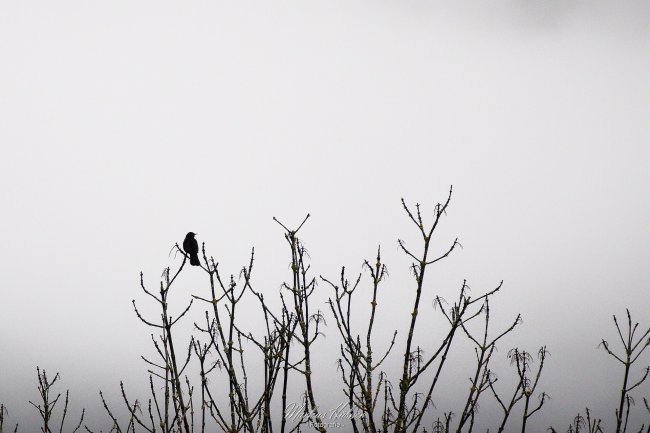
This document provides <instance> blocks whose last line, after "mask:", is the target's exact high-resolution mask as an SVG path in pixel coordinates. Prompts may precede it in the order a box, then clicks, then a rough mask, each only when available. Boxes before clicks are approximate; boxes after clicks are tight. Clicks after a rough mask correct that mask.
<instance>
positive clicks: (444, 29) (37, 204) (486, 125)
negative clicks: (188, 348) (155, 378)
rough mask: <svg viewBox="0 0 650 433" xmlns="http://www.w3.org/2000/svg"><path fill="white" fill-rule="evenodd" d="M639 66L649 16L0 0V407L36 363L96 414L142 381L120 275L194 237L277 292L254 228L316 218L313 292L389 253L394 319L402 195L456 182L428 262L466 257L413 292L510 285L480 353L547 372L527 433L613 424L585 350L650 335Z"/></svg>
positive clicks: (142, 333) (403, 265) (189, 286)
mask: <svg viewBox="0 0 650 433" xmlns="http://www.w3.org/2000/svg"><path fill="white" fill-rule="evenodd" d="M649 54H650V4H649V3H648V2H646V1H590V2H585V1H572V0H564V1H560V0H547V1H534V0H511V1H490V2H478V1H454V2H426V1H405V2H384V1H376V2H369V1H368V2H364V1H357V2H350V1H313V2H297V1H296V2H294V1H286V2H274V3H269V2H247V3H244V2H215V1H210V2H202V1H197V2H180V1H169V2H163V3H161V2H154V1H138V2H132V1H128V2H127V1H112V2H88V1H60V2H45V1H21V2H15V1H5V2H2V3H0V59H1V64H2V67H1V68H0V119H1V120H0V146H2V157H1V158H0V181H1V183H2V188H1V189H0V200H1V202H2V204H3V212H2V213H1V214H0V227H1V228H0V235H1V237H2V239H3V243H4V245H5V248H3V249H2V250H0V273H1V275H2V282H1V283H0V299H2V302H1V303H0V336H1V342H2V350H0V371H1V373H0V401H4V402H6V403H7V404H9V406H10V408H11V409H13V410H14V412H15V413H17V414H19V413H22V412H27V413H29V411H32V410H33V409H31V408H28V407H27V404H26V400H27V399H34V398H36V395H35V383H36V382H35V366H36V365H37V364H38V365H41V366H42V367H45V368H46V369H48V370H49V371H52V372H54V371H60V372H61V373H62V375H63V379H64V385H66V386H68V387H70V388H71V389H72V392H73V398H74V396H75V394H76V395H78V396H80V397H79V398H81V396H86V395H87V396H90V397H88V398H89V399H90V400H89V401H90V403H88V404H86V406H88V407H89V409H90V408H91V407H92V406H93V405H94V403H93V402H94V400H93V399H95V398H96V397H95V396H96V392H97V390H98V389H99V388H102V389H104V390H106V391H107V392H108V393H109V394H110V393H115V391H116V390H117V385H118V382H119V380H120V379H125V381H126V382H127V383H129V382H130V381H132V382H134V383H135V382H138V381H142V379H143V377H144V376H143V375H144V374H145V371H146V367H145V365H144V364H143V363H142V361H140V359H139V355H140V353H142V352H143V351H147V350H149V344H148V332H149V331H148V330H147V329H145V328H144V327H142V326H140V324H139V323H138V321H137V319H136V318H135V316H134V314H133V312H132V310H131V307H130V300H131V299H132V298H134V297H136V298H138V299H139V301H140V302H141V303H142V304H143V305H144V302H145V300H144V298H142V297H140V294H139V293H138V273H139V271H140V270H142V271H144V272H145V277H146V278H147V280H148V281H149V283H150V284H151V285H155V284H156V281H157V278H158V277H159V275H160V272H161V269H162V268H163V267H164V266H167V265H168V264H169V263H171V262H172V259H171V258H170V257H169V256H168V252H169V250H170V247H171V245H172V244H173V243H174V242H180V241H182V239H183V236H184V234H185V233H186V232H187V231H189V230H193V231H196V232H198V233H199V236H198V238H199V240H200V241H205V242H207V244H208V248H209V249H210V251H211V253H212V254H213V255H215V257H217V258H218V259H219V260H220V262H221V263H222V266H223V267H224V269H225V270H230V271H231V272H236V271H237V269H238V267H239V266H240V265H241V264H244V263H245V262H246V261H247V259H248V251H249V249H250V247H251V246H255V248H256V253H257V259H258V262H257V263H258V268H257V274H256V275H257V284H258V287H264V288H265V289H264V290H268V291H269V292H270V293H275V292H277V288H278V286H279V284H280V282H281V281H282V278H284V277H286V274H287V268H286V263H287V260H288V258H287V256H286V251H285V244H284V240H283V239H282V232H281V230H280V228H279V227H278V226H277V225H276V224H275V223H274V222H273V221H272V219H271V217H272V216H277V217H278V218H280V219H281V220H283V221H285V222H287V223H289V224H293V223H298V222H299V221H300V220H301V219H302V217H303V216H304V215H305V214H306V213H307V212H310V213H311V214H312V218H311V219H310V221H309V223H308V224H307V225H306V226H305V228H304V232H303V233H302V234H303V237H304V240H305V242H306V244H307V246H308V248H309V250H310V254H311V256H312V260H313V265H314V269H315V272H316V273H317V274H323V275H328V276H331V277H335V276H336V273H337V269H338V267H339V266H341V265H344V264H345V265H347V266H349V267H350V268H351V269H353V270H358V269H359V268H360V265H361V262H362V259H364V258H367V257H373V254H374V252H375V249H376V246H377V245H378V244H382V246H383V248H384V251H385V253H386V258H387V260H388V264H389V266H390V270H391V279H390V280H389V282H388V283H387V287H386V295H385V296H386V299H387V300H391V299H395V300H398V299H403V298H404V295H403V292H404V291H407V290H408V288H404V287H403V286H405V285H407V284H408V282H409V279H408V278H409V277H408V272H407V266H408V261H407V260H406V259H405V258H404V257H403V256H401V255H400V254H399V252H398V251H397V246H396V245H397V243H396V239H397V238H398V237H400V238H404V239H406V240H411V241H415V236H414V235H415V233H414V230H413V229H414V228H413V227H412V226H410V225H409V223H408V220H407V218H406V217H405V216H404V215H403V212H402V210H401V206H400V203H399V199H400V197H404V198H405V199H406V200H407V201H409V202H415V201H419V202H421V203H422V204H423V205H424V206H425V208H426V209H428V210H429V211H431V209H432V208H433V205H434V204H435V203H436V202H437V201H439V200H443V199H444V198H445V197H446V193H447V190H448V188H449V185H450V184H453V185H454V191H455V194H454V197H453V202H452V205H451V208H450V212H449V218H448V219H447V220H446V221H445V224H444V226H443V227H442V228H441V233H440V236H441V238H440V243H439V244H437V245H438V248H439V249H440V250H442V249H443V248H444V247H445V246H446V243H447V242H449V241H450V240H452V239H453V238H454V237H455V236H458V237H459V238H460V241H461V243H462V244H463V246H464V249H462V250H460V251H458V252H456V254H455V255H454V257H452V258H450V259H449V260H448V261H447V262H444V263H441V264H440V266H439V267H438V269H437V270H436V271H435V272H434V273H432V274H431V277H432V278H431V280H429V288H430V293H431V294H433V293H440V294H442V295H443V296H444V295H446V296H448V297H451V296H452V295H453V294H454V293H455V291H456V290H457V288H458V284H459V283H460V282H461V281H462V279H463V278H467V279H468V281H469V282H470V284H471V285H472V287H473V288H474V290H475V291H477V292H478V291H479V290H483V289H487V288H490V287H493V286H495V285H496V284H498V282H499V281H500V280H501V279H503V280H505V285H504V289H503V293H502V294H501V295H500V297H499V298H498V302H496V305H495V308H496V310H497V311H498V313H499V317H500V319H498V320H503V323H505V322H506V321H508V320H510V318H511V317H514V315H516V313H517V312H521V313H522V314H523V316H524V324H523V326H522V327H521V328H520V329H519V330H518V331H517V333H516V334H515V335H513V336H512V337H511V338H510V339H509V340H508V341H507V342H504V343H503V346H502V349H503V350H501V351H500V355H499V356H501V357H502V358H505V354H506V352H507V349H509V348H510V347H512V346H514V345H516V344H519V345H525V346H526V347H527V348H529V349H530V350H535V349H536V348H537V347H538V346H540V345H542V344H546V345H547V346H548V347H549V349H550V351H551V354H552V357H551V358H550V360H549V363H548V367H547V368H548V370H547V372H546V373H547V376H546V380H547V381H546V382H545V389H546V390H547V391H548V392H549V393H550V394H551V395H552V397H553V400H551V402H549V404H548V406H547V407H546V408H545V411H544V412H545V413H544V415H542V417H543V418H545V422H544V423H543V426H540V429H541V428H542V427H544V426H547V425H548V424H550V423H551V421H552V422H554V423H555V425H556V426H560V425H561V426H564V425H565V424H568V422H569V418H568V417H569V416H570V415H571V414H574V413H575V412H577V411H578V410H580V409H582V408H583V407H584V406H585V405H589V406H593V407H602V408H603V412H602V416H603V417H611V412H613V401H614V392H615V390H616V389H617V385H615V384H616V383H617V382H616V381H617V380H618V378H619V376H620V374H619V372H618V371H612V368H613V367H614V366H615V364H614V363H613V362H612V361H610V360H609V359H607V356H606V355H605V353H604V352H602V351H597V350H596V346H597V344H598V342H599V341H600V338H601V337H607V338H613V337H614V334H613V333H612V332H613V328H612V324H611V315H612V314H623V313H624V309H625V307H630V308H631V310H632V313H633V314H634V317H636V318H637V319H638V320H640V321H641V323H642V324H645V325H646V326H648V325H650V317H649V316H648V311H650V297H649V296H648V289H649V288H650V273H649V271H648V266H647V264H648V262H649V261H650V230H649V227H648V224H649V221H650V205H649V202H648V197H649V194H650V173H649V170H648V166H649V164H650V146H649V143H650V122H648V119H649V116H650V80H649V79H648V77H650V55H649ZM283 254H285V255H283ZM192 271H193V270H192ZM185 278H186V280H183V281H181V286H180V287H182V288H179V293H178V295H177V296H178V298H177V299H178V302H179V305H180V303H181V302H182V301H185V300H186V299H187V298H188V297H189V294H190V293H201V288H204V287H205V286H201V285H199V281H201V282H204V280H201V279H200V278H199V277H197V276H196V275H188V276H186V277H185ZM407 287H412V286H407ZM323 289H324V286H323ZM183 290H185V292H183ZM326 294H327V293H325V295H326ZM395 305H396V303H391V302H386V303H385V308H387V309H388V310H386V311H387V312H389V313H391V310H390V309H391V308H395V311H392V313H395V312H397V311H399V307H398V306H395ZM179 308H180V306H179ZM196 313H197V314H198V316H200V309H197V310H196ZM251 314H253V313H251ZM328 338H329V339H330V340H332V342H333V343H334V342H335V341H336V340H335V332H334V328H333V327H332V329H331V330H330V331H329V333H328ZM468 353H469V352H468ZM649 362H650V359H649V357H647V356H646V357H645V359H644V360H643V364H648V363H649ZM508 372H509V371H508ZM466 376H467V375H466V374H465V373H462V372H460V373H458V377H459V378H460V380H461V381H465V380H466ZM463 383H464V382H463ZM649 394H650V388H649V387H648V386H647V385H646V386H645V388H643V389H642V390H641V393H640V394H639V395H649ZM450 398H451V399H453V398H452V397H450ZM77 402H79V401H78V400H77ZM441 405H442V407H441V408H442V409H445V410H448V409H449V408H447V407H445V405H444V404H443V403H441ZM598 405H601V406H598ZM21 411H22V412H21ZM93 411H94V413H96V414H98V415H99V416H103V414H101V412H100V411H99V410H95V409H93ZM556 419H557V420H558V421H557V422H556V421H555V420H556Z"/></svg>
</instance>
